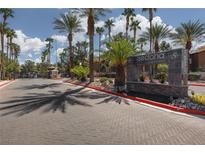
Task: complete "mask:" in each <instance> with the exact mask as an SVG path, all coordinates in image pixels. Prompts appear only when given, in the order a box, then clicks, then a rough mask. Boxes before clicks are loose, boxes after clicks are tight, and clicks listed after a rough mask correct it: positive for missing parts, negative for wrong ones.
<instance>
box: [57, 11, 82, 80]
mask: <svg viewBox="0 0 205 154" xmlns="http://www.w3.org/2000/svg"><path fill="white" fill-rule="evenodd" d="M54 25H55V27H54V29H57V30H59V32H61V33H62V32H63V33H67V39H68V43H69V54H68V55H69V57H68V64H70V66H69V67H70V69H71V68H73V48H72V41H73V35H74V33H77V32H81V31H83V29H82V28H81V21H80V20H79V19H78V18H77V16H76V15H74V14H73V13H72V12H69V13H68V14H61V15H60V19H57V18H56V19H55V21H54ZM71 75H72V74H71ZM71 77H72V76H71Z"/></svg>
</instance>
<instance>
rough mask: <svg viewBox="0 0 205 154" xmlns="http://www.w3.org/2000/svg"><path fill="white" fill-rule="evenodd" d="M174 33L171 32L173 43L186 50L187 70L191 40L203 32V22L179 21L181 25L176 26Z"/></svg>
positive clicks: (196, 38) (199, 36) (204, 28)
mask: <svg viewBox="0 0 205 154" xmlns="http://www.w3.org/2000/svg"><path fill="white" fill-rule="evenodd" d="M175 30H176V33H173V34H172V38H173V40H174V41H175V43H179V44H181V45H182V46H184V47H185V48H186V49H187V51H188V70H189V67H190V66H189V54H190V50H191V48H192V42H193V41H195V40H198V39H200V38H201V37H202V36H203V35H204V34H205V24H202V23H200V21H199V20H197V21H194V22H192V21H189V22H187V23H181V26H180V27H178V28H176V29H175Z"/></svg>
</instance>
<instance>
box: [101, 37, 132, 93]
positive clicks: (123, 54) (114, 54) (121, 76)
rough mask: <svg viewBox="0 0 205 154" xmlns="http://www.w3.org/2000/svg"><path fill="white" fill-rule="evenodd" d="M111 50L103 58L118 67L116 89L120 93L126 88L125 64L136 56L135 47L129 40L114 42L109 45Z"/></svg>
mask: <svg viewBox="0 0 205 154" xmlns="http://www.w3.org/2000/svg"><path fill="white" fill-rule="evenodd" d="M108 47H109V50H108V51H106V52H105V53H104V55H103V58H104V59H105V60H107V61H109V62H110V65H112V66H115V67H116V77H115V87H116V89H117V90H118V91H122V90H124V86H125V64H126V61H127V58H128V57H129V56H131V55H134V54H135V46H134V44H132V43H131V42H130V41H129V40H127V39H123V38H122V39H119V40H117V41H112V42H110V43H109V45H108Z"/></svg>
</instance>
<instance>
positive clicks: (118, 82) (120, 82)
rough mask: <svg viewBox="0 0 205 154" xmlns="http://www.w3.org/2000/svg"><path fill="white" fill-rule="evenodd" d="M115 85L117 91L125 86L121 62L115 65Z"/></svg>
mask: <svg viewBox="0 0 205 154" xmlns="http://www.w3.org/2000/svg"><path fill="white" fill-rule="evenodd" d="M115 87H116V90H117V91H119V92H120V91H123V90H124V87H125V69H124V66H123V65H121V64H119V65H118V66H117V67H116V77H115Z"/></svg>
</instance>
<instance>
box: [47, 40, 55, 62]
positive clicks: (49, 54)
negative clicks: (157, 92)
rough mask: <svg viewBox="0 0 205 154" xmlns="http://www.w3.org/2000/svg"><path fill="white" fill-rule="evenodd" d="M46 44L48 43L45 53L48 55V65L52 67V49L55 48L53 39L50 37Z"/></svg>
mask: <svg viewBox="0 0 205 154" xmlns="http://www.w3.org/2000/svg"><path fill="white" fill-rule="evenodd" d="M45 41H46V42H48V43H47V44H46V50H45V53H46V54H47V63H48V64H49V65H50V64H51V49H52V48H53V46H52V43H53V41H54V40H53V39H52V38H50V37H48V38H46V40H45Z"/></svg>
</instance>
